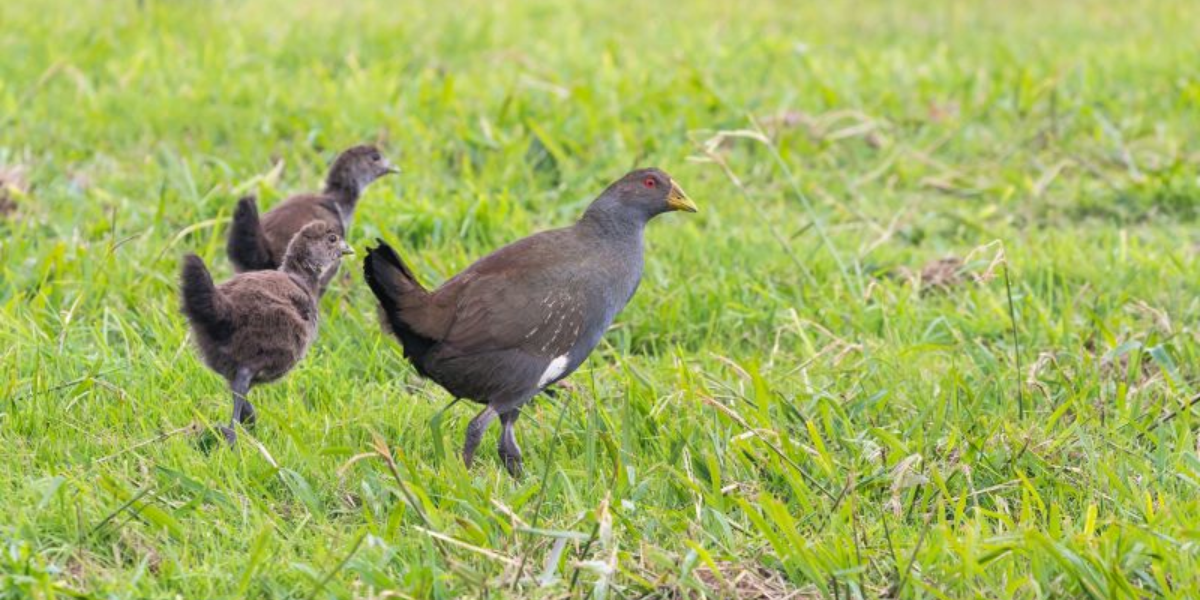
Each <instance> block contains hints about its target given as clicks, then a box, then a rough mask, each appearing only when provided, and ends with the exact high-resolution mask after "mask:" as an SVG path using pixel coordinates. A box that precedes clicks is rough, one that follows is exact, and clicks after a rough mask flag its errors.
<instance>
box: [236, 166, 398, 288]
mask: <svg viewBox="0 0 1200 600" xmlns="http://www.w3.org/2000/svg"><path fill="white" fill-rule="evenodd" d="M396 172H398V171H397V169H396V168H395V167H393V166H392V165H391V163H389V162H388V160H387V159H386V158H385V157H384V156H383V154H381V153H380V152H379V149H378V148H376V147H375V146H369V145H363V146H355V147H353V148H350V149H349V150H346V151H345V152H342V153H341V154H340V155H339V156H338V157H337V159H336V160H334V162H333V166H331V167H330V168H329V175H328V176H327V177H326V178H325V190H324V191H323V192H321V193H320V194H299V195H296V196H292V197H290V198H288V199H287V200H284V201H283V202H281V203H280V204H279V205H278V206H276V207H275V208H272V209H271V210H270V211H267V214H265V215H263V216H262V218H261V219H260V218H259V216H258V206H257V204H256V202H255V199H254V197H253V196H247V197H245V198H242V199H241V200H239V201H238V204H237V208H236V209H235V210H234V213H233V223H232V225H231V226H230V228H229V237H228V239H227V240H226V245H225V249H226V252H227V253H228V254H229V261H230V262H232V263H233V266H234V268H235V269H237V271H238V272H239V273H244V272H247V271H261V270H270V269H278V268H279V265H281V264H282V263H283V256H284V252H285V251H286V250H287V246H288V242H290V241H291V239H292V237H293V236H295V235H296V233H297V232H299V231H300V230H301V229H302V228H303V227H304V226H305V225H308V224H309V223H311V222H313V221H323V222H325V223H328V224H330V225H331V226H333V227H334V230H335V232H336V233H337V234H338V235H340V236H342V237H345V235H346V231H347V230H349V228H350V221H351V219H352V218H353V216H354V209H355V207H356V206H357V205H358V199H359V197H360V196H362V193H363V190H365V189H366V187H367V186H368V185H370V184H371V183H372V182H373V181H375V180H376V179H379V178H380V177H383V176H384V175H387V174H388V173H396ZM336 272H337V269H331V270H330V271H329V273H327V274H326V275H325V279H324V280H322V281H321V287H322V289H324V287H325V286H326V285H328V284H329V281H330V280H331V279H332V278H333V276H334V274H335V273H336Z"/></svg>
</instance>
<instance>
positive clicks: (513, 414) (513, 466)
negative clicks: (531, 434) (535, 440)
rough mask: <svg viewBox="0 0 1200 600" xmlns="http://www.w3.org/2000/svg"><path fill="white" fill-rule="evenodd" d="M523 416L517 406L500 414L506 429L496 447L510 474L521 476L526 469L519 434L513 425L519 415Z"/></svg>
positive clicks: (501, 421) (501, 433)
mask: <svg viewBox="0 0 1200 600" xmlns="http://www.w3.org/2000/svg"><path fill="white" fill-rule="evenodd" d="M519 416H521V409H519V408H515V409H513V410H510V411H508V412H506V413H504V414H502V415H500V424H501V425H502V426H503V427H504V430H503V431H501V432H500V443H499V444H498V445H497V447H496V449H497V451H498V452H499V453H500V459H501V460H503V461H504V467H505V468H506V469H508V473H509V475H512V476H513V477H517V478H519V477H521V473H522V472H523V471H524V468H523V466H524V465H523V462H522V461H521V447H520V446H518V445H517V436H516V433H515V432H514V431H513V425H514V424H515V423H516V422H517V417H519Z"/></svg>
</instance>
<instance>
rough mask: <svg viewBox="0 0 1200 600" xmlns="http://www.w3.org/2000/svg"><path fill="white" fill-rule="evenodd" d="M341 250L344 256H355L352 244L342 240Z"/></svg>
mask: <svg viewBox="0 0 1200 600" xmlns="http://www.w3.org/2000/svg"><path fill="white" fill-rule="evenodd" d="M341 249H342V256H346V255H347V254H354V248H351V247H350V244H347V243H346V241H345V240H342V248H341Z"/></svg>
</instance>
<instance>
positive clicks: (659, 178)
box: [584, 168, 696, 224]
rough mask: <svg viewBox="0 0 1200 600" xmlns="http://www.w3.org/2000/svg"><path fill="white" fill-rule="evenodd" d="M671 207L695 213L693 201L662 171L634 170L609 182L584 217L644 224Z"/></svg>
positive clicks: (673, 209) (586, 218) (672, 209)
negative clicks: (611, 182) (610, 183)
mask: <svg viewBox="0 0 1200 600" xmlns="http://www.w3.org/2000/svg"><path fill="white" fill-rule="evenodd" d="M675 210H682V211H686V212H696V204H695V203H694V202H692V200H691V198H688V196H687V194H685V193H684V192H683V188H681V187H679V184H677V183H675V181H674V180H672V179H671V176H670V175H667V174H666V173H665V172H663V171H662V170H659V169H655V168H649V169H637V170H634V171H630V172H629V173H627V174H626V175H625V176H624V177H622V178H620V179H618V180H617V181H615V182H614V183H613V184H612V185H609V186H608V189H606V190H604V193H603V194H600V197H599V198H596V200H595V201H594V202H592V205H591V206H589V207H588V210H587V212H586V213H584V219H585V220H588V219H592V220H598V221H610V222H615V221H623V222H633V223H639V224H645V223H646V221H649V220H650V219H653V218H654V217H656V216H658V215H661V214H662V213H665V212H670V211H675Z"/></svg>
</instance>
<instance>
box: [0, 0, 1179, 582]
mask: <svg viewBox="0 0 1200 600" xmlns="http://www.w3.org/2000/svg"><path fill="white" fill-rule="evenodd" d="M1198 14H1200V13H1197V11H1196V10H1195V7H1194V5H1193V3H1192V2H1189V1H1187V0H1160V1H1154V2H1151V1H1135V2H1116V1H1113V0H1078V1H1065V2H1054V3H1039V2H1033V1H1028V0H1015V1H1011V2H1003V3H984V2H950V1H934V0H907V1H904V2H884V1H868V2H854V3H851V2H830V3H820V4H818V3H803V4H801V3H783V2H760V3H746V4H741V5H735V4H734V3H726V2H718V1H711V0H700V1H696V2H689V3H668V2H659V1H655V0H650V1H643V2H628V1H624V0H618V1H616V2H573V3H555V2H516V1H513V0H501V1H496V2H481V1H469V2H465V3H459V4H455V5H451V4H442V5H432V4H426V3H416V2H383V1H382V0H368V1H364V2H354V3H328V2H315V1H311V0H300V1H297V2H284V1H282V0H261V1H259V0H254V1H246V2H233V1H216V2H199V1H186V0H178V1H154V0H144V1H142V2H129V1H120V2H104V1H99V0H84V1H76V2H66V1H64V0H40V1H38V2H8V3H3V4H0V23H3V27H0V56H3V59H0V180H2V183H0V187H2V188H3V190H4V191H3V192H0V374H2V376H0V394H2V395H0V398H2V401H0V464H2V465H3V468H2V469H0V503H2V505H0V515H2V516H0V597H13V598H18V597H21V598H23V597H31V596H32V597H39V598H51V597H72V596H83V597H97V598H99V597H104V598H125V597H130V598H133V597H137V598H144V597H163V598H167V597H184V598H217V597H280V598H313V597H338V598H342V597H373V598H379V597H387V595H388V594H392V595H399V596H400V597H443V598H449V597H459V596H464V595H465V596H485V595H486V596H494V597H505V596H512V597H564V596H578V597H584V596H592V597H618V598H634V597H646V596H659V597H672V596H680V595H682V596H693V597H696V596H700V595H708V596H712V597H728V596H733V595H741V596H744V597H751V596H753V595H754V594H755V593H756V592H755V590H757V593H759V594H775V595H777V596H779V597H783V596H785V595H786V594H790V593H794V594H802V596H801V597H824V598H842V597H845V598H857V597H868V598H870V597H906V598H907V597H912V598H962V597H980V598H1028V597H1047V598H1051V597H1092V598H1142V597H1166V598H1191V597H1196V596H1197V595H1200V576H1198V575H1197V573H1200V559H1198V557H1197V552H1198V550H1197V541H1200V529H1198V528H1197V526H1196V523H1197V522H1200V500H1198V498H1200V494H1198V492H1200V489H1198V488H1200V455H1198V453H1200V441H1198V438H1197V435H1196V431H1195V429H1196V426H1197V424H1198V423H1200V421H1198V419H1197V416H1196V415H1195V412H1194V411H1193V410H1190V409H1191V405H1190V404H1189V402H1190V398H1191V397H1192V395H1193V394H1194V393H1196V390H1195V381H1196V378H1197V374H1198V370H1197V362H1198V361H1197V353H1198V352H1200V340H1198V339H1197V330H1196V328H1195V327H1193V324H1194V323H1195V321H1196V319H1197V316H1198V313H1200V306H1198V305H1197V301H1196V298H1197V291H1198V284H1197V279H1196V277H1195V274H1196V273H1197V266H1198V265H1197V246H1196V243H1197V241H1198V240H1200V236H1198V235H1197V233H1196V230H1195V229H1196V228H1195V225H1196V221H1197V218H1198V217H1200V211H1198V207H1200V176H1198V173H1200V170H1198V167H1200V149H1198V148H1197V145H1196V139H1197V132H1198V131H1200V128H1198V125H1200V111H1198V110H1197V107H1198V106H1200V68H1198V65H1200V42H1197V37H1196V35H1195V32H1196V31H1200V16H1198ZM363 141H372V142H377V143H379V144H381V145H382V146H383V147H384V149H385V151H386V153H387V154H388V155H389V156H390V157H391V158H392V160H393V162H395V163H397V164H398V165H399V166H400V167H401V168H402V169H403V170H404V174H403V175H401V176H400V177H398V178H389V179H385V180H382V181H381V182H379V183H377V184H376V185H375V186H373V187H372V188H370V191H369V192H368V193H367V195H366V197H365V198H364V199H363V201H362V202H361V204H360V205H359V210H358V213H357V215H356V220H355V225H354V229H353V231H352V233H351V235H350V240H351V241H352V243H354V245H355V246H356V247H357V248H360V249H361V248H362V247H363V246H364V245H365V244H366V243H367V242H368V241H370V240H372V239H374V238H375V237H383V238H384V239H387V240H388V241H389V242H392V243H394V244H397V245H398V246H399V247H400V248H401V249H402V252H403V253H404V254H405V255H406V256H407V257H408V258H409V260H410V263H411V264H413V265H414V267H415V268H416V269H417V271H418V274H419V276H420V277H421V278H422V279H423V280H424V281H426V282H427V283H430V284H436V283H438V282H440V281H442V280H444V279H445V278H447V277H449V276H451V275H452V274H454V273H455V272H457V271H458V270H460V269H461V268H463V267H465V266H466V265H468V264H470V262H471V261H473V260H474V259H475V258H477V257H479V256H481V255H483V254H484V253H486V252H488V251H489V250H491V249H493V248H495V247H497V246H499V245H501V244H504V243H507V242H509V241H512V240H515V239H517V238H519V237H521V236H524V235H527V234H529V233H532V232H534V231H537V230H539V229H544V228H548V227H555V226H560V225H564V224H567V223H570V222H571V220H572V219H574V218H576V217H577V216H578V215H579V214H580V213H581V211H582V209H583V208H584V207H585V206H586V205H587V203H588V202H589V201H590V200H591V199H592V198H593V197H594V196H595V195H596V194H597V193H598V192H599V191H600V190H601V189H603V186H604V185H606V184H607V183H608V182H609V181H611V180H613V179H615V178H617V177H619V176H620V175H621V174H623V173H624V172H625V171H626V170H628V169H629V168H632V167H634V166H646V165H655V166H659V167H661V168H663V169H665V170H667V171H668V172H670V173H671V174H672V175H673V176H674V177H675V178H676V179H677V180H678V181H680V182H681V183H682V185H683V186H684V187H685V188H686V189H687V190H688V192H689V194H690V195H691V196H692V197H693V198H694V199H695V200H696V201H697V202H698V203H699V204H700V208H701V212H700V213H698V214H696V215H687V216H682V217H681V216H668V217H666V218H662V219H658V220H656V221H655V222H654V223H652V225H651V227H650V230H649V236H648V246H649V252H648V256H647V265H646V277H645V279H644V281H643V283H642V286H641V289H640V290H639V291H638V293H637V295H636V296H635V298H634V300H633V302H632V303H631V304H630V306H629V307H628V308H627V309H626V310H625V311H624V313H623V314H622V315H621V316H620V317H619V318H618V322H617V325H616V327H615V328H614V330H613V331H612V332H610V333H609V335H608V336H607V337H606V342H605V343H604V344H603V345H602V346H601V348H600V349H599V350H598V351H597V352H596V353H595V354H594V355H593V357H592V358H591V359H590V360H589V361H588V363H586V364H585V367H584V368H583V369H582V370H581V371H580V372H579V373H578V374H576V375H575V376H574V377H572V381H573V382H574V384H575V390H574V391H572V392H570V393H568V394H565V395H563V396H560V399H558V400H551V399H548V398H540V399H538V400H537V401H536V402H535V403H534V404H533V405H532V406H531V407H530V409H529V410H527V411H526V412H527V416H526V418H524V419H522V423H523V426H522V428H521V432H520V434H519V435H520V440H521V444H522V447H523V448H524V449H525V454H526V467H527V469H528V472H529V475H528V476H527V477H525V478H524V479H522V480H520V481H515V482H514V481H512V480H511V479H509V478H508V476H507V475H506V474H505V473H504V471H503V468H502V466H501V465H500V463H499V461H498V460H497V459H496V458H495V457H494V455H493V454H492V453H491V452H490V451H489V452H484V458H483V460H481V461H479V464H477V466H476V468H475V469H473V470H471V471H467V470H465V469H464V468H463V467H462V465H461V463H460V461H459V460H458V459H457V456H456V452H457V448H458V446H459V444H460V442H461V439H462V432H463V429H464V427H465V425H466V422H467V421H468V420H469V418H470V417H471V416H473V413H474V411H473V410H472V409H471V408H470V407H467V406H455V407H454V408H451V409H449V410H448V411H446V412H445V413H441V416H440V417H438V415H439V411H441V410H442V408H443V407H444V406H445V405H446V404H447V402H448V401H449V398H448V397H447V395H446V394H445V393H444V392H443V391H441V390H440V389H438V388H437V387H436V386H434V385H433V384H430V383H428V382H424V381H422V380H420V379H418V378H417V377H416V375H415V373H414V372H413V371H412V369H411V368H410V367H409V366H408V365H407V363H406V362H405V361H404V360H403V358H402V357H401V356H400V353H399V349H398V347H397V346H396V345H395V344H394V343H393V342H392V341H391V340H390V339H388V338H386V337H385V336H384V335H383V334H382V333H381V332H380V330H379V327H378V325H377V323H376V321H375V318H374V306H373V302H372V299H371V297H370V294H369V292H368V290H367V289H366V287H365V286H364V285H362V282H361V277H360V274H359V268H360V264H359V263H358V262H356V261H352V262H350V263H349V264H348V265H346V266H345V267H344V268H343V272H344V274H345V277H344V278H341V279H340V280H339V281H338V282H337V283H335V285H334V287H333V288H332V289H331V292H330V293H329V294H327V296H326V297H325V299H324V302H323V305H322V316H323V319H324V321H323V324H322V330H321V338H320V339H319V340H318V342H317V345H316V346H315V347H314V349H313V351H312V352H311V353H310V355H309V357H308V359H307V360H306V361H305V363H303V365H302V366H301V367H300V368H299V369H297V370H296V371H295V372H294V373H293V374H292V375H291V376H290V377H289V378H288V379H286V380H285V381H283V382H281V383H279V384H277V385H273V386H269V387H262V388H259V389H257V390H255V392H254V393H253V395H252V401H254V402H255V404H256V406H257V407H258V409H259V414H260V427H259V428H258V430H257V431H256V434H255V440H256V441H252V442H249V443H246V444H243V445H242V446H241V447H240V448H239V449H238V451H235V452H229V451H224V450H221V449H215V450H214V449H209V450H206V449H205V447H204V444H203V440H204V439H206V436H207V435H208V434H207V433H206V430H207V428H208V427H210V426H211V424H212V423H214V422H218V421H220V420H223V419H224V418H225V417H226V415H227V413H228V405H227V403H228V398H227V393H226V391H225V390H224V386H223V383H222V382H221V381H220V379H219V378H218V377H216V376H214V375H213V374H211V373H210V372H208V371H207V370H206V369H205V368H204V367H203V366H202V364H201V363H200V362H199V360H198V359H197V358H196V356H195V353H194V352H193V351H192V349H191V348H190V345H189V344H190V343H189V341H188V338H187V329H186V324H185V322H184V320H183V319H182V317H181V316H180V315H179V314H178V311H177V299H176V286H175V280H176V276H177V270H178V259H179V256H180V255H181V254H182V253H184V252H185V251H196V252H198V253H200V254H201V255H202V256H203V257H204V258H205V259H206V261H207V262H209V264H210V265H212V268H213V270H214V274H215V275H216V276H217V278H218V279H222V278H224V277H227V276H228V275H229V274H230V272H231V270H230V268H229V265H228V262H227V261H226V260H225V257H224V252H223V236H224V230H225V225H226V223H227V220H228V217H229V214H230V212H231V210H232V208H233V203H234V200H235V199H236V197H237V196H238V195H240V194H243V193H248V192H251V193H257V194H258V195H259V198H260V205H262V206H264V207H265V206H269V205H271V204H273V203H274V202H276V201H278V200H280V199H282V198H284V197H286V196H287V195H289V194H290V193H294V192H298V191H306V190H312V189H315V188H316V187H318V186H319V183H320V181H321V178H322V177H323V173H324V170H325V168H326V167H327V165H328V163H329V161H330V160H331V159H332V157H333V156H334V155H335V154H336V152H337V151H338V150H339V149H341V148H344V147H347V146H350V145H353V144H355V143H359V142H363ZM939 261H940V262H939ZM1014 330H1015V331H1014ZM1014 332H1015V337H1014ZM560 419H561V423H562V426H561V429H558V430H557V431H556V428H555V425H556V424H557V423H558V422H559V421H560ZM495 435H496V434H495V432H491V433H490V435H489V436H488V438H487V443H489V444H490V443H492V442H491V440H494V437H493V436H495ZM246 439H247V440H249V439H250V438H249V437H248V436H247V437H246ZM377 439H378V440H381V441H382V443H383V444H384V445H385V446H386V447H382V448H381V447H378V442H377V441H376V440H377ZM377 449H378V450H379V451H380V452H376V450H377ZM381 455H386V456H389V457H394V460H395V461H396V462H395V470H394V471H393V470H392V469H391V468H389V463H388V462H387V461H386V460H384V459H383V458H381ZM543 476H544V478H543ZM543 483H544V485H543ZM406 490H407V491H406ZM755 586H757V587H755Z"/></svg>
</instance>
